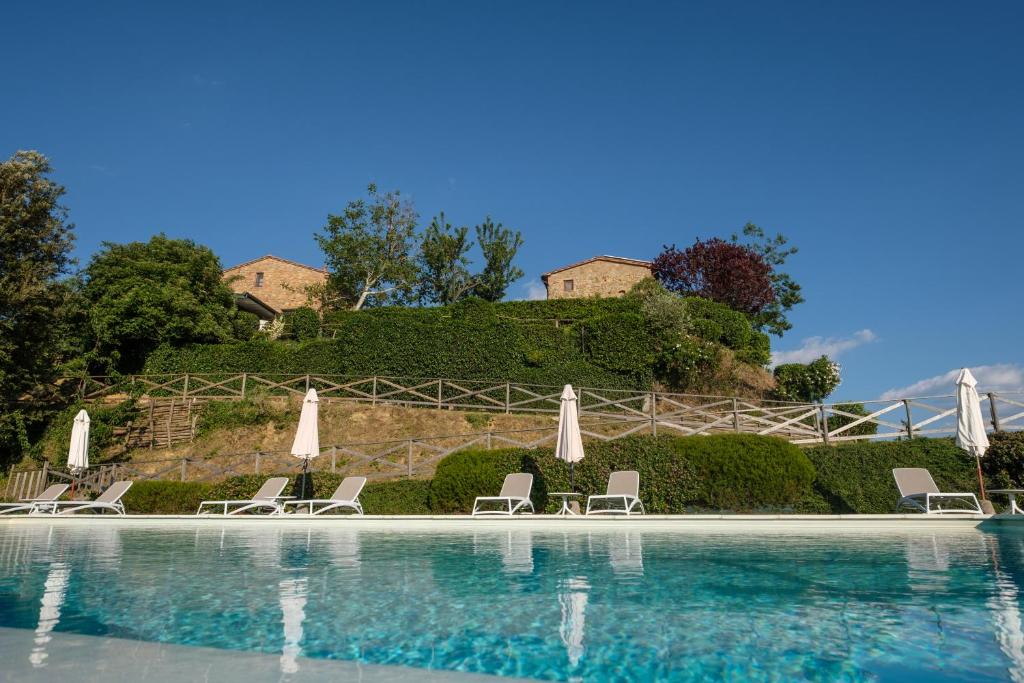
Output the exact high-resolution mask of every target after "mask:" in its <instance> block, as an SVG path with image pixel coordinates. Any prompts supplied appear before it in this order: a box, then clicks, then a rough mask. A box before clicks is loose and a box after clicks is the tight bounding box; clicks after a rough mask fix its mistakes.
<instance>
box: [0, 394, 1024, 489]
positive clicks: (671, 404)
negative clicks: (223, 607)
mask: <svg viewBox="0 0 1024 683" xmlns="http://www.w3.org/2000/svg"><path fill="white" fill-rule="evenodd" d="M392 384H393V383H392ZM578 393H579V395H580V398H581V401H585V403H584V405H586V406H587V408H586V409H585V410H582V411H581V418H580V428H581V432H582V434H583V437H584V439H586V440H600V441H611V440H614V439H620V438H623V437H626V436H629V435H632V434H659V433H662V434H663V433H672V434H686V435H692V434H712V433H722V432H741V433H756V434H764V435H770V434H774V435H779V436H784V437H785V438H787V439H789V440H790V441H792V442H794V443H798V444H817V443H839V442H843V441H854V440H863V439H885V438H888V439H892V438H915V437H920V436H943V435H949V434H950V433H952V432H955V429H956V401H955V397H952V396H944V397H943V396H940V397H930V398H908V399H894V400H888V401H869V402H866V403H865V404H864V407H865V413H866V414H865V415H859V414H857V413H853V412H850V411H849V410H848V409H846V408H844V405H845V404H837V405H814V404H785V403H777V404H773V403H772V402H756V401H748V400H745V399H738V398H723V397H718V398H716V397H694V396H683V395H673V394H660V393H658V394H651V393H647V392H633V394H632V395H630V392H622V393H624V394H626V395H625V396H623V397H622V398H620V399H618V400H612V399H610V398H609V397H608V395H607V394H606V393H593V392H591V390H589V389H581V390H578ZM536 394H537V399H538V401H544V402H550V401H557V400H558V394H557V393H554V392H551V393H546V394H545V393H541V392H536ZM207 398H208V397H207ZM984 398H985V402H986V407H987V409H988V413H989V418H990V421H991V423H992V427H993V429H998V430H1007V429H1019V428H1020V427H1021V423H1022V422H1024V397H1022V396H1018V395H1013V397H1012V398H1011V397H1010V396H1006V395H997V394H994V393H990V394H986V395H985V397H984ZM694 399H699V400H696V401H693V400H694ZM687 401H693V402H692V403H691V402H687ZM382 402H383V401H382ZM555 405H556V406H557V403H556V404H555ZM611 407H614V408H615V410H611V409H610V408H611ZM556 409H557V408H556ZM533 410H535V411H537V412H548V411H550V412H553V409H548V408H541V407H536V408H533ZM837 419H842V420H844V421H845V423H844V424H841V425H838V426H837V425H836V420H837ZM830 420H831V421H832V423H833V426H832V427H829V421H830ZM867 425H871V426H872V427H873V429H874V433H871V434H859V433H850V432H858V431H861V430H863V429H864V427H865V426H867ZM556 432H557V425H556V424H554V423H552V425H551V426H547V427H540V428H533V429H520V430H512V431H488V432H474V433H465V434H449V435H442V436H430V437H421V438H409V439H398V440H390V441H372V442H353V443H342V444H334V445H330V446H326V447H324V448H322V449H321V454H320V456H319V457H317V458H315V459H313V460H312V461H311V469H312V470H313V471H322V472H333V473H337V474H341V475H347V474H360V475H365V476H367V477H368V478H371V479H378V478H384V479H388V478H396V477H425V476H429V475H430V474H431V473H432V472H433V469H434V466H435V465H436V464H437V462H438V461H440V460H441V459H442V458H444V457H445V456H447V455H450V454H452V453H454V452H456V451H460V450H463V449H466V448H480V449H494V448H537V447H540V446H550V445H553V444H554V441H555V437H556ZM299 462H300V461H298V460H297V459H295V458H294V457H292V456H290V455H289V454H288V453H287V452H286V451H270V452H267V451H261V452H256V453H251V452H249V453H232V454H217V455H216V456H212V457H209V458H200V457H184V458H165V459H155V460H142V459H136V461H134V462H131V463H116V464H109V465H103V466H100V467H97V468H94V469H92V470H90V471H89V472H88V474H87V475H86V476H84V477H82V478H79V479H77V480H76V488H77V489H78V490H79V491H81V492H82V493H83V494H85V493H87V492H97V491H100V490H103V489H104V488H106V487H107V486H109V485H110V483H112V482H113V481H115V480H117V479H133V480H136V481H138V480H146V479H174V480H179V481H217V480H220V479H223V478H226V477H230V476H235V475H241V474H255V475H259V474H270V473H274V472H287V471H293V470H297V469H298V467H299ZM54 480H61V481H70V480H71V477H70V476H69V475H67V474H63V473H61V472H56V471H53V470H49V469H46V468H45V467H44V468H43V469H42V470H38V469H36V470H30V471H20V472H12V473H11V475H10V476H9V478H8V480H7V486H6V488H5V491H4V497H5V498H7V499H8V500H11V499H20V498H25V497H30V496H32V495H36V494H38V493H39V492H40V491H42V489H43V488H45V486H46V485H47V483H49V482H52V481H54Z"/></svg>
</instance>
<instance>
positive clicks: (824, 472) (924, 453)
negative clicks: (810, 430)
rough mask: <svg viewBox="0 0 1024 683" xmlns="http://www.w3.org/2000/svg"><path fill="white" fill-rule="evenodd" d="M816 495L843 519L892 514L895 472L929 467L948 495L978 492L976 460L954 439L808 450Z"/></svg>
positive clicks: (848, 444)
mask: <svg viewBox="0 0 1024 683" xmlns="http://www.w3.org/2000/svg"><path fill="white" fill-rule="evenodd" d="M807 456H808V457H809V458H810V460H811V462H812V463H814V467H815V469H816V470H817V473H818V475H817V478H816V479H815V482H814V490H815V492H816V493H817V494H818V495H819V496H820V497H821V498H822V499H823V500H824V501H825V503H826V504H827V506H828V508H829V509H830V510H832V511H834V512H838V513H851V512H856V513H873V514H881V513H891V512H893V511H894V510H895V507H896V501H897V500H899V491H898V490H897V488H896V483H895V481H894V480H893V477H892V470H893V468H895V467H925V468H927V469H928V471H929V472H931V474H932V477H933V478H934V479H935V483H936V484H938V486H939V488H940V489H942V490H944V491H977V488H978V479H977V474H976V472H975V469H974V460H973V459H972V458H971V457H970V456H968V455H967V454H966V453H965V452H964V451H962V450H960V449H959V448H957V447H956V444H954V443H953V440H952V439H911V440H907V441H879V442H875V443H867V442H859V443H844V444H840V445H837V446H817V447H814V448H810V449H808V450H807Z"/></svg>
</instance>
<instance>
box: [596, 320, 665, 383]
mask: <svg viewBox="0 0 1024 683" xmlns="http://www.w3.org/2000/svg"><path fill="white" fill-rule="evenodd" d="M583 330H584V335H585V340H586V342H585V343H586V348H587V353H588V355H589V356H590V358H591V360H593V361H594V364H595V365H597V366H599V367H602V368H604V369H606V370H611V371H613V372H616V373H619V374H622V375H625V376H627V377H635V378H637V379H638V380H639V381H641V382H644V381H647V382H649V381H650V376H651V362H652V361H653V359H654V354H653V353H652V352H653V344H652V340H651V339H650V337H649V336H648V335H647V334H646V325H645V324H644V318H643V316H641V315H639V314H637V313H613V314H610V315H603V316H599V317H596V318H591V319H589V320H588V321H587V322H586V324H585V326H584V327H583Z"/></svg>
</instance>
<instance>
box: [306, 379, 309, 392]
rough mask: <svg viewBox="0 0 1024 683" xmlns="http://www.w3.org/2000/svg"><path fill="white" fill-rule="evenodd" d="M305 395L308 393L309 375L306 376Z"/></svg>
mask: <svg viewBox="0 0 1024 683" xmlns="http://www.w3.org/2000/svg"><path fill="white" fill-rule="evenodd" d="M306 393H307V394H308V393H309V375H306Z"/></svg>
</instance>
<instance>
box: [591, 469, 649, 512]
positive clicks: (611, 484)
mask: <svg viewBox="0 0 1024 683" xmlns="http://www.w3.org/2000/svg"><path fill="white" fill-rule="evenodd" d="M599 500H606V501H609V502H612V503H616V502H619V501H622V507H621V508H618V507H607V508H598V509H596V510H595V509H594V508H593V505H594V502H596V501H599ZM638 506H639V508H640V514H644V504H643V503H642V502H640V473H639V472H637V471H635V470H625V471H622V472H612V473H611V474H610V475H608V489H607V491H606V492H605V493H603V494H601V495H599V496H588V497H587V514H588V515H614V514H619V515H631V514H633V508H635V507H638Z"/></svg>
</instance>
